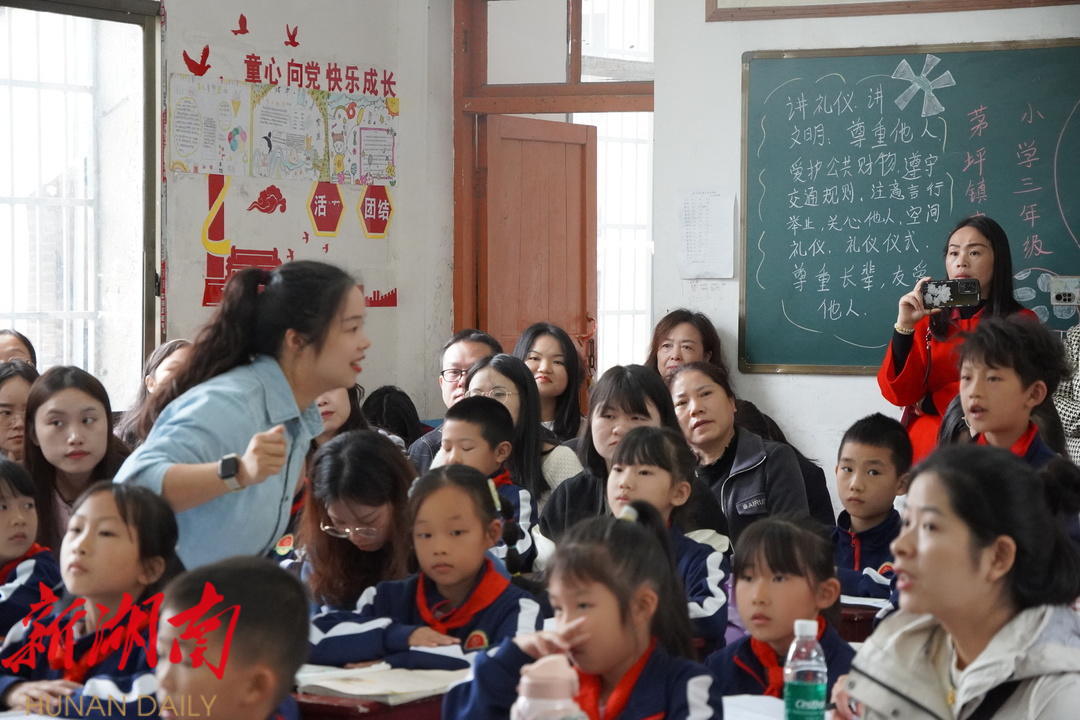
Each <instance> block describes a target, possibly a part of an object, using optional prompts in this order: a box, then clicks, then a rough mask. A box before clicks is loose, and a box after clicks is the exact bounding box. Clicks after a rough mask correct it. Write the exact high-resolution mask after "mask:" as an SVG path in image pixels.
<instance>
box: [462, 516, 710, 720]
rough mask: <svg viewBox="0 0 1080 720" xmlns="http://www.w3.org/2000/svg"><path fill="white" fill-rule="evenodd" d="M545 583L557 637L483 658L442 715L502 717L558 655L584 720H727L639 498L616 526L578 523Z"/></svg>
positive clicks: (659, 534)
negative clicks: (525, 680) (568, 662)
mask: <svg viewBox="0 0 1080 720" xmlns="http://www.w3.org/2000/svg"><path fill="white" fill-rule="evenodd" d="M549 578H550V580H549V585H548V590H549V593H550V596H551V605H552V607H553V608H554V610H555V629H554V630H550V631H544V632H538V633H526V634H519V635H517V636H515V637H513V638H507V639H505V640H503V641H502V642H501V644H500V645H499V646H498V648H497V649H496V650H495V651H494V652H489V653H483V654H481V655H479V656H478V657H477V658H476V661H475V663H474V665H473V677H472V681H471V682H463V683H459V684H457V685H455V686H453V687H452V688H450V690H449V692H447V694H446V697H445V699H444V700H443V716H444V717H455V718H470V719H472V718H476V719H486V718H505V717H506V716H507V715H508V713H509V711H510V706H511V705H512V704H513V703H514V700H515V699H516V698H517V690H516V687H517V683H518V678H519V675H520V673H521V668H522V667H524V666H525V665H527V664H529V663H531V662H533V661H535V660H537V659H539V658H542V657H544V656H547V655H555V654H562V655H568V656H569V657H570V659H572V660H573V663H574V665H575V666H576V668H577V675H578V680H579V687H578V692H577V695H576V696H575V698H574V700H575V701H576V702H577V704H578V707H580V708H581V709H582V710H584V711H585V714H586V715H588V717H590V718H611V719H615V720H617V719H619V718H671V720H679V719H682V718H712V717H723V701H722V698H721V697H720V694H719V693H718V692H717V684H716V681H715V679H714V678H713V676H712V675H711V674H710V673H709V672H708V670H707V669H706V668H705V667H703V666H701V665H699V664H698V663H696V662H693V661H692V660H690V659H689V658H691V657H692V655H693V651H692V648H691V627H690V618H689V616H688V615H687V610H686V603H685V602H684V597H685V596H684V595H683V589H682V587H681V583H680V582H679V579H678V577H677V575H676V573H675V569H674V565H673V562H672V555H671V548H670V546H669V543H668V529H667V527H666V526H665V525H664V523H663V520H662V518H661V517H660V513H659V512H658V511H657V510H656V508H654V507H653V506H652V505H650V504H649V503H647V502H645V501H642V500H635V501H633V502H631V503H630V504H629V505H628V506H627V507H625V508H624V509H623V510H622V512H621V514H620V517H619V518H615V517H612V516H610V515H609V516H606V517H594V518H591V519H589V520H586V521H583V522H581V523H579V524H577V525H575V526H574V527H573V528H571V529H570V530H568V531H567V533H566V534H565V535H564V536H563V538H562V540H561V542H560V543H559V546H558V549H557V550H556V551H555V556H554V557H553V558H552V562H551V566H550V569H549Z"/></svg>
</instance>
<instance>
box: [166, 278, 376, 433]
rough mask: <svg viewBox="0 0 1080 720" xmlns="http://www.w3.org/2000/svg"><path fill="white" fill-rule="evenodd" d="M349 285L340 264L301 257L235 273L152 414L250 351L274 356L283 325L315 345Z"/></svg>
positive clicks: (351, 282) (241, 360) (244, 359)
mask: <svg viewBox="0 0 1080 720" xmlns="http://www.w3.org/2000/svg"><path fill="white" fill-rule="evenodd" d="M355 285H356V280H354V279H353V278H352V276H350V275H349V274H348V273H347V272H345V271H344V270H342V269H341V268H339V267H336V266H334V265H329V264H327V263H321V262H314V261H307V260H300V261H296V262H291V263H286V264H284V265H279V266H278V267H276V268H274V269H273V270H264V269H262V268H247V269H245V270H241V271H240V272H238V273H236V274H235V275H233V276H232V278H230V279H229V281H228V283H226V285H225V291H224V293H223V295H222V298H221V305H219V306H218V309H217V311H216V312H215V313H214V315H213V317H211V318H210V321H209V322H208V323H207V324H206V325H204V326H203V328H202V330H200V331H199V334H198V336H197V337H196V338H195V341H194V343H193V344H192V348H191V360H190V361H189V362H188V363H187V365H186V366H185V367H184V368H182V369H181V371H180V372H178V373H177V374H176V376H174V378H173V379H172V380H171V381H170V382H169V383H168V385H166V386H165V387H164V388H162V389H161V390H159V391H158V392H157V393H155V394H154V396H153V399H154V403H153V406H152V411H153V415H154V418H156V417H157V415H158V414H159V413H160V412H161V410H162V409H164V408H165V406H166V405H168V404H169V403H170V402H172V401H173V400H174V399H176V398H177V397H179V396H180V395H182V394H184V393H185V392H186V391H187V390H189V389H190V388H192V387H194V386H196V385H198V384H199V383H202V382H204V381H206V380H209V379H210V378H213V377H216V376H218V375H220V374H222V373H224V372H228V371H229V370H232V369H233V368H235V367H238V366H240V365H246V364H248V363H250V362H251V361H252V360H253V359H254V357H255V356H256V355H259V354H266V355H272V356H275V357H277V356H278V354H279V353H280V351H281V345H282V343H283V342H284V339H285V333H286V332H287V331H288V330H295V331H296V332H298V333H299V334H300V335H301V336H302V337H303V338H304V339H305V340H306V341H307V342H309V343H312V344H313V345H314V346H315V348H316V349H317V350H318V349H321V347H322V343H323V341H324V340H325V339H326V334H327V332H328V331H329V329H330V325H331V323H332V322H333V321H334V319H335V318H336V317H337V315H338V313H339V311H340V308H341V305H342V303H343V302H344V299H345V294H346V293H347V292H348V291H349V290H350V289H351V288H352V287H354V286H355Z"/></svg>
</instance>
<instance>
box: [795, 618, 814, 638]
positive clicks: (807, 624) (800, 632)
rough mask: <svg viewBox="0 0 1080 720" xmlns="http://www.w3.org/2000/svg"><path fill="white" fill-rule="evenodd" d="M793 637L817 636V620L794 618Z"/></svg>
mask: <svg viewBox="0 0 1080 720" xmlns="http://www.w3.org/2000/svg"><path fill="white" fill-rule="evenodd" d="M795 637H802V638H807V637H810V638H816V637H817V620H796V621H795Z"/></svg>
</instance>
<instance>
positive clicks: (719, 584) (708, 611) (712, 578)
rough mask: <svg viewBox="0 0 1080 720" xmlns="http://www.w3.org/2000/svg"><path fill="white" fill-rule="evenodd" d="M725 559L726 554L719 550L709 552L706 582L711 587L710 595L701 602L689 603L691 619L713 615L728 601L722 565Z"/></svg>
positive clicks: (706, 562)
mask: <svg viewBox="0 0 1080 720" xmlns="http://www.w3.org/2000/svg"><path fill="white" fill-rule="evenodd" d="M723 561H724V556H723V555H721V554H720V553H718V552H712V553H709V556H708V557H707V558H705V577H706V580H705V584H706V586H707V587H708V588H709V595H708V596H707V597H706V598H704V600H702V601H701V602H700V603H698V602H691V603H687V606H688V608H689V610H690V619H691V620H697V619H699V618H707V617H712V616H713V615H715V614H716V613H717V611H718V610H720V609H721V608H722V607H724V604H725V603H726V602H727V595H726V594H725V593H724V590H723V582H724V571H723V570H722V569H721V567H720V563H722V562H723Z"/></svg>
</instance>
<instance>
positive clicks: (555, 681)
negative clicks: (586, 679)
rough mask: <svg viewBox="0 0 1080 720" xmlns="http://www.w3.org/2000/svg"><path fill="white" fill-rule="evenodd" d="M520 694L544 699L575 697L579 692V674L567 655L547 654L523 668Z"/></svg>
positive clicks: (519, 684)
mask: <svg viewBox="0 0 1080 720" xmlns="http://www.w3.org/2000/svg"><path fill="white" fill-rule="evenodd" d="M517 690H518V695H521V696H522V697H528V698H538V699H544V700H561V699H563V698H573V697H574V696H575V695H577V693H578V676H577V672H576V671H575V670H574V668H572V667H570V661H569V660H568V659H567V657H566V656H565V655H545V656H544V657H542V658H540V659H539V660H537V661H536V662H534V663H532V664H531V665H526V666H525V667H523V668H522V669H521V682H520V683H518V688H517Z"/></svg>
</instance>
